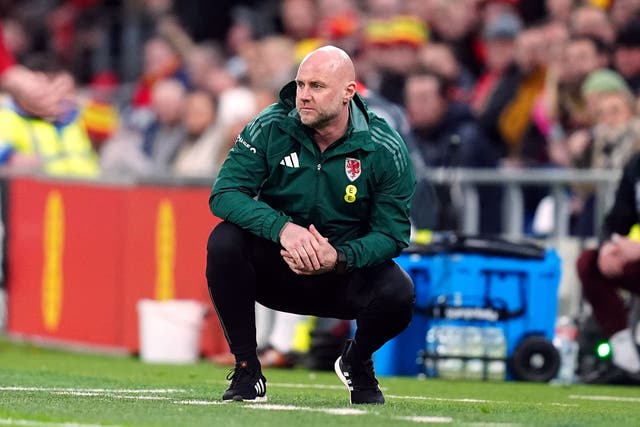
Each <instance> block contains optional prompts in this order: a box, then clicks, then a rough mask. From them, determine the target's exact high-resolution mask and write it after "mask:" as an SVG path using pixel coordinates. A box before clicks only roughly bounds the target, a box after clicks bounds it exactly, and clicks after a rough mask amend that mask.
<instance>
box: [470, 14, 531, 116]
mask: <svg viewBox="0 0 640 427" xmlns="http://www.w3.org/2000/svg"><path fill="white" fill-rule="evenodd" d="M521 30H522V22H521V21H520V18H518V17H517V15H515V14H514V13H508V12H504V13H501V14H500V15H498V16H496V17H494V19H493V20H492V21H490V22H488V23H487V24H486V25H485V27H484V29H483V31H482V38H483V41H484V48H485V66H484V70H483V73H482V74H481V75H480V77H479V78H478V81H477V83H476V85H475V87H474V89H473V93H472V94H471V99H470V103H471V108H472V109H473V111H474V113H475V114H477V115H480V114H482V112H483V111H484V109H485V107H486V103H487V100H488V99H489V97H490V95H491V94H492V93H493V91H494V90H495V88H496V85H497V83H498V82H499V81H500V79H501V78H502V76H503V74H504V72H505V71H506V70H507V68H508V67H509V66H510V65H511V64H512V62H513V60H514V57H515V40H516V37H517V36H518V34H519V33H520V31H521Z"/></svg>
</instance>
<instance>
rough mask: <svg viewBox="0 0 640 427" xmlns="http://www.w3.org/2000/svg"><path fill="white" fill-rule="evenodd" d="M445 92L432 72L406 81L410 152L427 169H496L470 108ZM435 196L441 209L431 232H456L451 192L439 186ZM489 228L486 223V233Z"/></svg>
mask: <svg viewBox="0 0 640 427" xmlns="http://www.w3.org/2000/svg"><path fill="white" fill-rule="evenodd" d="M446 92H447V88H446V83H445V81H444V79H442V77H440V76H438V75H436V74H433V73H431V72H425V71H417V72H415V73H413V74H411V75H410V76H409V78H408V79H407V83H406V86H405V95H404V96H405V100H406V101H405V102H406V109H407V115H408V118H409V124H410V128H411V139H412V141H413V145H412V147H410V148H412V149H413V150H414V151H415V154H418V155H419V156H420V157H421V159H422V160H423V161H424V163H425V165H426V166H427V167H456V166H469V167H470V166H475V167H480V166H494V165H495V163H496V159H495V156H494V158H491V155H490V152H491V148H492V147H491V146H490V145H488V144H486V143H485V141H484V139H483V138H482V136H481V134H480V130H479V128H478V126H477V123H476V122H475V119H474V117H473V115H472V114H471V111H470V110H469V108H468V106H467V105H466V104H463V103H459V102H453V101H449V100H448V98H447V94H446ZM483 158H484V159H487V160H483ZM484 162H486V163H484ZM436 195H437V200H438V203H437V206H438V209H437V210H436V211H437V214H436V220H435V224H434V225H433V226H432V227H430V228H432V229H436V230H455V229H456V228H457V221H456V217H457V216H458V215H457V214H456V211H455V208H454V206H453V201H452V199H451V195H450V192H449V188H448V187H443V186H436ZM493 215H494V217H495V213H494V214H493ZM482 216H483V217H484V215H482ZM481 222H482V220H481ZM488 227H489V225H488V223H487V221H485V223H484V225H483V226H482V228H483V231H487V228H488ZM493 231H495V230H493Z"/></svg>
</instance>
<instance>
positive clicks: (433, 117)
mask: <svg viewBox="0 0 640 427" xmlns="http://www.w3.org/2000/svg"><path fill="white" fill-rule="evenodd" d="M439 86H440V83H439V82H438V80H437V79H436V78H435V77H433V76H414V77H410V78H409V79H407V83H406V86H405V104H406V105H405V106H406V108H407V113H408V115H409V122H410V123H411V125H412V126H413V127H425V126H427V127H428V126H435V125H437V124H439V123H440V122H441V120H442V118H443V117H444V114H445V112H446V109H447V106H446V105H447V104H446V101H445V100H444V98H443V97H442V96H441V95H440V92H439Z"/></svg>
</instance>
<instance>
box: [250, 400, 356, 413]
mask: <svg viewBox="0 0 640 427" xmlns="http://www.w3.org/2000/svg"><path fill="white" fill-rule="evenodd" d="M245 407H246V408H251V409H262V410H265V411H307V412H321V413H324V414H329V415H364V414H367V411H363V410H362V409H351V408H310V407H308V406H294V405H271V404H264V403H260V404H255V405H253V404H248V405H246V406H245Z"/></svg>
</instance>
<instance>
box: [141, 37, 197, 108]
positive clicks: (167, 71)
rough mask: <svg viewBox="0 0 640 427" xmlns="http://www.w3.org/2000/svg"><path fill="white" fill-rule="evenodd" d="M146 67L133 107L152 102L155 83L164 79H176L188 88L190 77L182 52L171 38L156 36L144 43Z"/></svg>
mask: <svg viewBox="0 0 640 427" xmlns="http://www.w3.org/2000/svg"><path fill="white" fill-rule="evenodd" d="M143 56H144V68H143V72H142V76H140V78H139V79H138V82H137V84H136V88H135V91H134V94H133V99H132V103H133V107H134V108H136V109H137V108H145V107H149V106H150V104H151V93H152V90H153V87H154V85H155V84H156V83H157V82H159V81H161V80H164V79H169V78H171V79H175V80H177V81H179V82H180V83H182V85H183V86H184V87H185V88H187V87H188V86H189V78H188V76H187V72H186V70H185V68H184V66H183V64H182V58H181V55H180V52H179V51H178V50H177V48H176V47H174V46H173V45H172V44H171V42H170V41H169V39H167V38H165V37H161V36H156V37H153V38H151V39H149V40H148V41H147V42H145V44H144V52H143Z"/></svg>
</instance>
